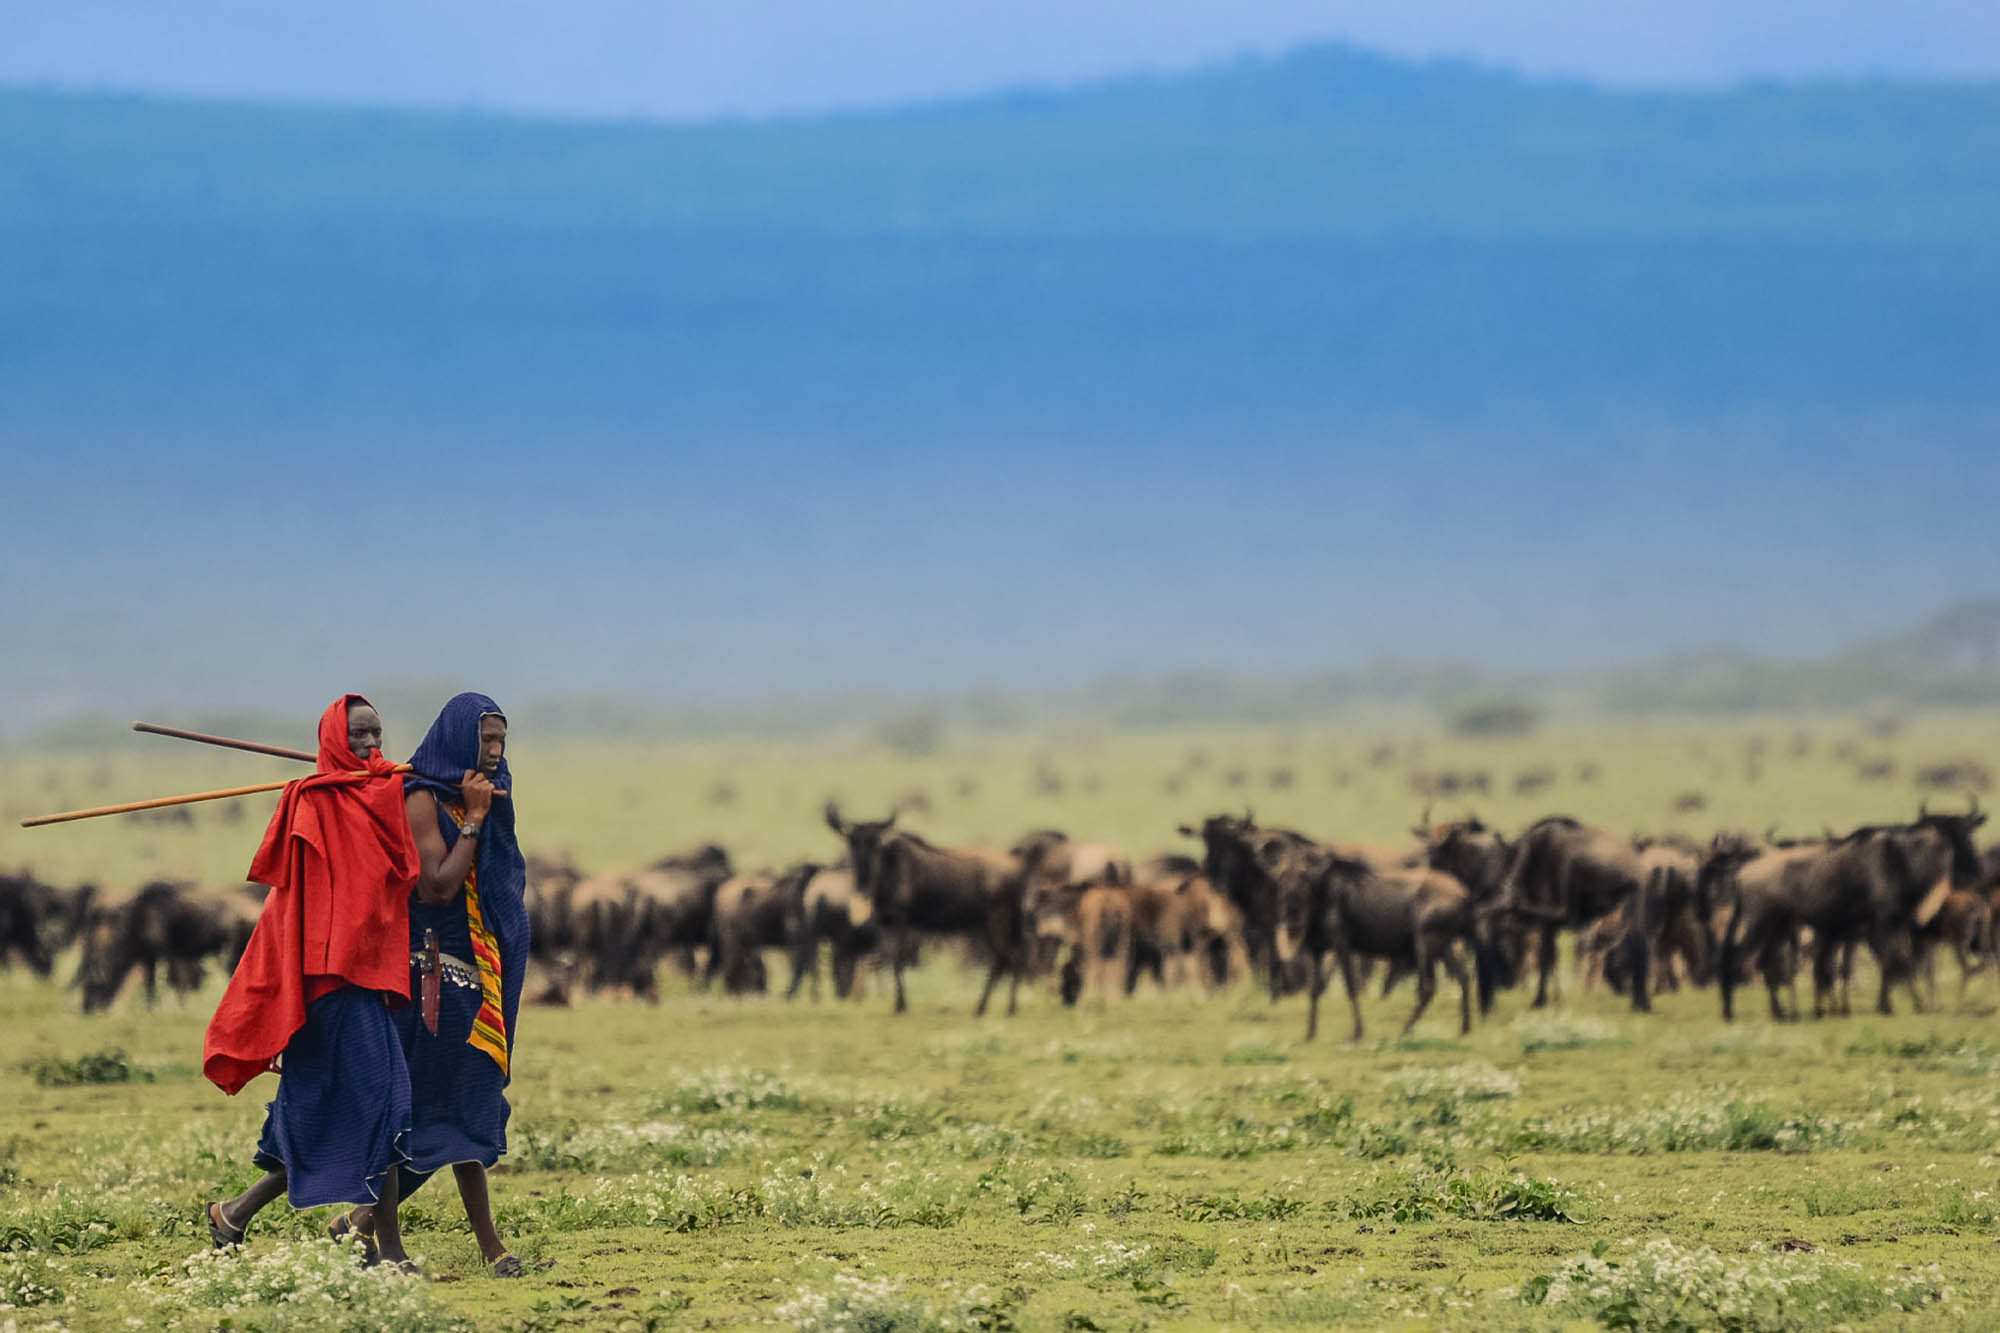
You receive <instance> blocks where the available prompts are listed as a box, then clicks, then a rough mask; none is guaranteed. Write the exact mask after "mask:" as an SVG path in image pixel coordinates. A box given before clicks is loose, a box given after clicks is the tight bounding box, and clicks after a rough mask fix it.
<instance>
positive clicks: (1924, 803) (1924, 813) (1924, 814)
mask: <svg viewBox="0 0 2000 1333" xmlns="http://www.w3.org/2000/svg"><path fill="white" fill-rule="evenodd" d="M1930 817H1931V798H1930V797H1928V796H1926V797H1924V798H1923V799H1922V800H1920V801H1918V802H1917V822H1918V823H1919V824H1921V823H1923V822H1924V821H1925V820H1926V819H1929V818H1930Z"/></svg>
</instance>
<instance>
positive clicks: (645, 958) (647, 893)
mask: <svg viewBox="0 0 2000 1333" xmlns="http://www.w3.org/2000/svg"><path fill="white" fill-rule="evenodd" d="M731 873H732V872H731V868H730V864H729V854H728V853H727V852H725V851H724V850H723V849H722V848H720V847H717V846H715V845H713V844H709V845H706V846H702V847H697V848H695V849H694V850H693V851H691V852H686V853H679V854H676V855H673V856H669V857H666V858H664V859H663V860H660V861H658V862H656V863H655V864H653V865H652V866H649V867H647V868H646V869H644V870H638V871H632V872H630V873H627V874H622V875H593V876H591V877H589V878H587V879H585V880H583V881H582V882H581V883H579V884H578V885H577V886H576V887H575V889H574V890H573V891H572V893H571V896H570V910H571V912H572V915H573V919H574V920H575V922H576V931H577V942H578V948H579V950H580V953H581V955H582V958H583V959H584V960H586V964H587V968H586V974H587V977H588V981H589V984H590V986H591V988H592V989H593V990H601V989H605V988H609V987H630V988H631V990H632V993H633V994H635V995H638V996H643V997H644V998H646V999H648V1000H653V999H657V998H658V997H659V977H658V973H659V966H660V963H661V962H662V961H664V960H665V959H666V958H667V957H668V955H670V954H673V955H678V956H679V958H680V959H681V966H682V968H683V969H684V970H685V971H687V972H689V973H692V972H693V971H694V951H695V949H697V948H699V947H701V946H703V945H706V944H707V943H708V933H709V920H710V917H711V916H712V915H713V913H714V910H715V892H716V890H717V889H719V888H720V887H721V886H722V883H723V881H724V880H726V879H728V878H729V876H730V874H731ZM713 967H714V960H713V959H712V958H711V960H710V974H711V975H712V973H713Z"/></svg>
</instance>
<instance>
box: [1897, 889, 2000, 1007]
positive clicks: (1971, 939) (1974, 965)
mask: <svg viewBox="0 0 2000 1333" xmlns="http://www.w3.org/2000/svg"><path fill="white" fill-rule="evenodd" d="M1913 941H1914V944H1915V947H1916V970H1917V975H1919V976H1920V977H1922V978H1923V980H1924V984H1925V988H1926V989H1927V990H1929V992H1930V1002H1931V1007H1932V1008H1936V1007H1937V1006H1938V988H1937V955H1938V952H1939V950H1941V949H1945V948H1949V949H1950V950H1951V951H1952V954H1953V955H1954V956H1955V957H1956V958H1957V959H1958V1001H1959V1003H1960V1004H1961V1005H1963V1004H1964V1003H1965V992H1966V988H1967V986H1969V985H1970V984H1971V982H1972V978H1973V976H1974V975H1975V974H1976V973H1979V972H1984V971H1986V970H1988V968H1989V967H1991V966H1992V964H1993V961H1994V960H1993V903H1992V900H1991V898H1990V897H1989V896H1988V895H1987V894H1984V893H1981V892H1979V891H1978V890H1976V889H1953V890H1952V891H1951V892H1950V893H1948V894H1947V895H1945V900H1944V903H1943V905H1942V906H1941V907H1939V909H1938V913H1937V915H1936V916H1934V917H1932V918H1931V919H1930V921H1929V923H1928V924H1925V925H1922V926H1919V927H1917V929H1916V930H1915V931H1914V932H1913ZM1994 975H1995V981H1996V984H2000V968H1996V969H1994Z"/></svg>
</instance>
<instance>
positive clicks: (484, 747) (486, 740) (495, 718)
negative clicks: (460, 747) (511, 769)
mask: <svg viewBox="0 0 2000 1333" xmlns="http://www.w3.org/2000/svg"><path fill="white" fill-rule="evenodd" d="M506 753H507V719H506V718H504V717H502V716H500V714H498V713H488V714H487V715H486V716H485V717H482V718H480V719H479V771H480V772H481V773H484V774H486V775H487V776H489V777H490V776H492V775H493V774H495V773H498V772H499V771H500V760H501V759H502V758H504V757H505V756H506Z"/></svg>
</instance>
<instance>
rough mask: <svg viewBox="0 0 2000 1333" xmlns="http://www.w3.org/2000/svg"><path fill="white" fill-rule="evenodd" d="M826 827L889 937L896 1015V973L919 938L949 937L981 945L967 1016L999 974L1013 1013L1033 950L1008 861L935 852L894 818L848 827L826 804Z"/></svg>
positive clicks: (900, 1003)
mask: <svg viewBox="0 0 2000 1333" xmlns="http://www.w3.org/2000/svg"><path fill="white" fill-rule="evenodd" d="M826 824H827V827H828V828H830V829H832V830H833V831H834V832H835V833H837V834H839V835H840V836H841V838H842V839H843V840H844V841H845V842H846V844H847V855H848V861H849V863H850V864H851V865H852V866H853V867H854V881H855V885H856V887H857V888H859V890H860V891H861V892H862V893H864V894H866V895H867V896H868V900H869V902H871V903H872V904H874V908H875V919H876V922H877V923H878V925H879V926H880V928H881V930H882V931H883V933H884V934H886V935H888V936H889V938H890V960H891V966H892V967H893V969H894V971H895V980H896V1012H897V1013H899V1014H900V1013H903V1012H905V1011H906V1010H907V1009H908V1008H909V1002H908V1000H907V999H906V998H905V996H904V993H903V970H904V968H905V966H907V963H908V960H909V959H910V958H911V957H912V956H913V955H914V953H915V946H916V939H917V935H918V933H919V932H925V933H931V934H943V935H955V936H958V937H960V938H962V939H967V940H970V941H971V942H973V943H974V944H976V945H983V946H984V947H985V949H986V951H987V954H988V957H989V959H990V965H989V967H990V970H989V971H988V972H987V974H986V985H985V988H984V989H982V990H981V991H980V993H979V1004H978V1007H977V1008H976V1009H975V1010H974V1011H973V1012H974V1013H975V1014H979V1015H984V1014H985V1012H986V1005H987V1003H988V1002H989V1001H990V1000H991V999H992V998H993V988H994V986H996V985H998V984H999V981H1000V977H1001V974H1002V973H1006V974H1008V975H1009V976H1010V978H1011V980H1010V984H1009V986H1008V990H1007V1012H1008V1013H1009V1014H1013V1013H1015V1012H1016V1011H1017V1008H1018V1004H1019V997H1020V990H1021V978H1022V976H1023V975H1024V974H1025V973H1026V972H1027V971H1028V969H1029V966H1030V964H1031V963H1032V961H1033V960H1032V955H1033V952H1034V951H1033V948H1032V945H1031V941H1030V940H1029V938H1028V929H1027V913H1026V910H1025V908H1024V906H1023V901H1022V900H1023V897H1024V890H1025V886H1024V883H1023V881H1022V877H1021V868H1020V863H1019V862H1018V861H1017V860H1015V858H1013V857H1011V856H1009V855H1007V854H1006V853H1004V852H996V851H989V850H986V849H984V848H974V849H968V850H954V849H950V848H944V847H934V846H932V845H931V844H930V843H928V842H926V841H924V840H923V839H922V838H920V837H918V836H917V835H916V834H914V833H911V832H909V831H908V830H906V829H899V828H897V827H896V826H895V825H896V816H895V815H894V814H893V813H892V814H891V815H890V816H889V817H888V818H887V819H877V820H870V821H861V822H854V823H849V822H848V821H846V820H844V819H842V818H841V817H840V810H839V808H838V807H836V806H835V805H834V803H833V802H831V801H829V802H827V805H826Z"/></svg>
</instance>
